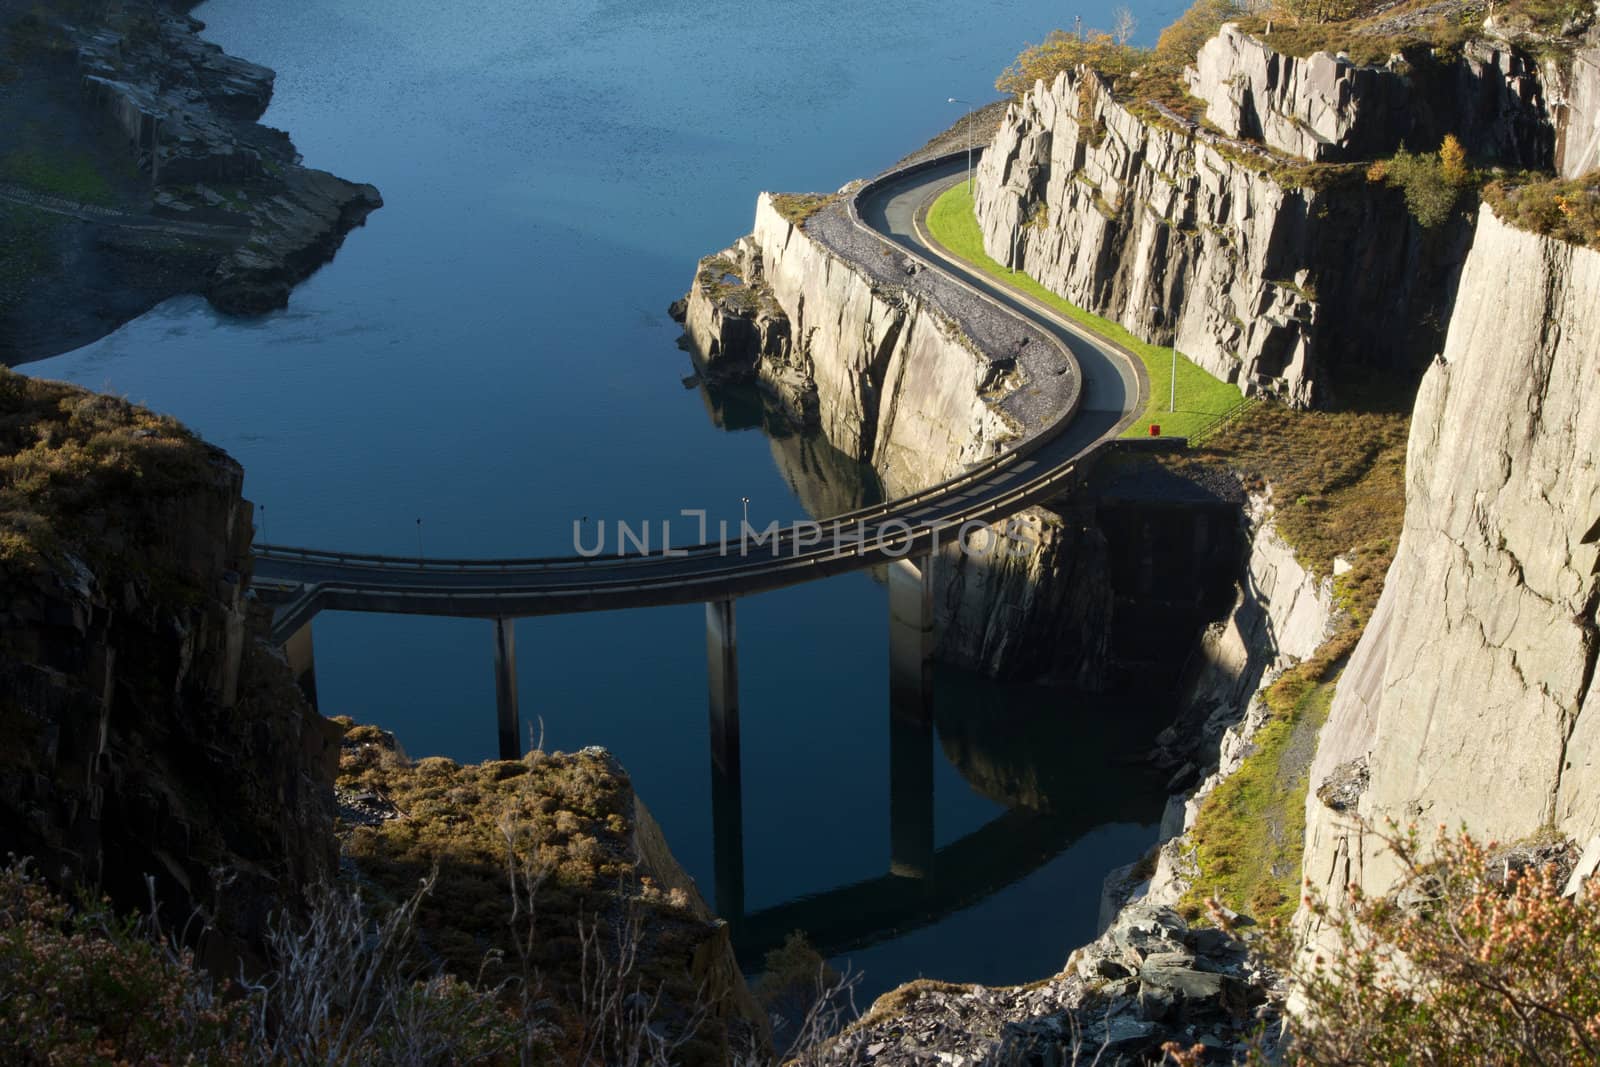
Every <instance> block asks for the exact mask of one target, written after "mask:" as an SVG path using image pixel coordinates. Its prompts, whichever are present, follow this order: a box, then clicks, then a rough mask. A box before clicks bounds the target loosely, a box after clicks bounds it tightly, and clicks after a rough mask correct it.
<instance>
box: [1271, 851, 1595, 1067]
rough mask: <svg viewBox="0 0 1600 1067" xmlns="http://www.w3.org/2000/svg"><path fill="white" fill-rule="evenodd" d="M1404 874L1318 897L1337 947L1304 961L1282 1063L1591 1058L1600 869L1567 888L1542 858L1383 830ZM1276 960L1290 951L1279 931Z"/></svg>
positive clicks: (1315, 903)
mask: <svg viewBox="0 0 1600 1067" xmlns="http://www.w3.org/2000/svg"><path fill="white" fill-rule="evenodd" d="M1380 836H1382V837H1383V838H1384V840H1385V841H1386V842H1387V845H1388V847H1389V849H1390V850H1391V851H1392V852H1393V854H1394V855H1395V857H1396V858H1397V859H1398V860H1399V863H1400V868H1401V870H1402V872H1403V873H1402V877H1401V878H1400V880H1399V883H1398V884H1397V885H1396V886H1395V888H1394V889H1393V890H1392V891H1390V892H1389V893H1387V894H1385V895H1383V896H1366V895H1364V894H1362V893H1361V892H1359V891H1358V890H1357V891H1352V892H1351V894H1350V896H1349V899H1348V900H1347V901H1346V902H1344V905H1343V906H1342V907H1338V908H1335V907H1333V906H1331V905H1330V903H1329V902H1328V901H1325V900H1322V899H1320V898H1319V897H1317V896H1315V895H1313V896H1311V897H1309V898H1308V902H1307V903H1308V907H1309V909H1310V910H1311V912H1312V914H1313V915H1314V916H1315V917H1316V918H1318V919H1319V920H1321V921H1322V922H1323V923H1326V924H1329V926H1330V928H1331V930H1332V931H1333V934H1334V938H1333V947H1332V948H1330V949H1328V950H1326V951H1324V952H1321V953H1320V954H1318V955H1316V956H1315V958H1314V959H1313V960H1312V961H1310V963H1309V964H1303V965H1302V966H1301V967H1300V976H1301V981H1302V994H1303V996H1304V999H1305V1011H1304V1014H1303V1016H1302V1017H1301V1018H1300V1019H1299V1020H1298V1021H1297V1023H1296V1025H1295V1026H1294V1028H1293V1030H1294V1033H1293V1037H1292V1044H1291V1055H1290V1058H1291V1062H1294V1063H1299V1064H1317V1065H1332V1067H1357V1065H1368V1064H1393V1063H1406V1064H1419V1065H1428V1064H1468V1063H1470V1064H1483V1065H1500V1064H1505V1065H1510V1064H1548V1065H1552V1067H1554V1065H1557V1064H1570V1063H1594V1062H1597V1060H1600V879H1590V880H1589V882H1588V883H1587V885H1586V886H1585V887H1584V888H1583V889H1582V890H1581V891H1579V892H1578V893H1576V894H1575V895H1574V896H1572V897H1567V896H1564V895H1563V889H1564V883H1565V877H1564V872H1563V871H1562V870H1561V868H1560V866H1559V865H1558V864H1555V863H1551V862H1540V861H1538V860H1534V861H1532V862H1523V863H1520V864H1519V863H1518V862H1516V861H1514V860H1513V859H1510V858H1508V853H1506V852H1505V851H1504V850H1500V849H1498V848H1497V847H1496V846H1495V845H1493V844H1489V845H1483V844H1480V843H1478V842H1477V841H1475V840H1473V838H1472V837H1471V836H1469V835H1468V834H1466V833H1465V832H1462V833H1457V834H1454V835H1449V834H1446V833H1445V832H1444V831H1443V830H1441V831H1440V833H1439V836H1438V838H1437V840H1436V841H1435V842H1434V843H1433V845H1432V847H1431V849H1427V850H1425V849H1424V848H1423V846H1422V844H1421V842H1420V841H1419V838H1418V835H1417V833H1416V831H1415V830H1409V831H1406V832H1403V833H1402V832H1398V831H1396V830H1394V829H1393V828H1391V829H1390V830H1389V831H1388V832H1386V833H1383V834H1381V835H1380ZM1275 947H1276V950H1277V952H1278V954H1279V956H1280V959H1281V960H1283V961H1284V962H1288V961H1289V960H1290V959H1292V955H1291V947H1292V946H1290V945H1289V944H1288V940H1287V938H1285V937H1282V936H1280V937H1278V938H1277V939H1276V946H1275Z"/></svg>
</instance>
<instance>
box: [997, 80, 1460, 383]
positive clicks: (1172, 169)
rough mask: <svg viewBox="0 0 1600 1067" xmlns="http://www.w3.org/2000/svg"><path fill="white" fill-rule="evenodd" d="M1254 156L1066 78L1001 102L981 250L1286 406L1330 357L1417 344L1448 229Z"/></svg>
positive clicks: (1441, 269)
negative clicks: (1276, 169) (1376, 237)
mask: <svg viewBox="0 0 1600 1067" xmlns="http://www.w3.org/2000/svg"><path fill="white" fill-rule="evenodd" d="M1252 151H1257V152H1259V149H1252V148H1251V147H1250V146H1248V145H1244V144H1242V143H1234V142H1228V141H1225V140H1223V139H1221V138H1218V137H1216V136H1215V135H1209V134H1206V133H1205V132H1204V131H1201V130H1199V129H1198V128H1193V129H1185V128H1182V127H1181V126H1180V125H1179V124H1178V123H1176V122H1173V123H1170V124H1168V123H1162V124H1154V123H1149V122H1146V121H1144V120H1143V119H1141V118H1140V117H1139V116H1137V115H1135V114H1134V113H1133V112H1131V111H1130V110H1128V108H1126V107H1124V106H1123V105H1122V104H1120V103H1118V102H1117V101H1116V100H1115V99H1114V98H1113V97H1112V94H1111V92H1110V90H1109V89H1108V88H1107V86H1106V85H1105V83H1104V82H1103V81H1102V80H1101V79H1100V78H1099V77H1098V76H1097V75H1095V74H1093V73H1092V72H1090V71H1088V70H1087V69H1084V70H1080V71H1076V72H1072V71H1069V72H1064V73H1063V74H1061V75H1060V76H1059V77H1058V78H1057V79H1056V80H1055V81H1054V82H1053V83H1052V84H1050V85H1044V84H1042V83H1041V84H1039V85H1037V86H1035V87H1034V89H1033V91H1031V92H1030V93H1028V94H1027V96H1025V97H1024V98H1023V99H1022V100H1021V101H1020V102H1018V103H1017V104H1015V105H1013V107H1012V109H1011V111H1010V112H1008V113H1007V116H1006V119H1005V121H1004V122H1002V123H1001V126H1000V129H999V132H998V133H996V135H995V140H994V142H993V144H992V145H991V146H990V147H989V149H988V151H987V152H985V153H984V157H983V160H982V162H981V163H980V164H979V166H978V186H977V213H978V220H979V222H980V224H981V225H982V228H983V234H984V243H985V246H986V248H987V249H988V251H989V254H990V255H992V256H994V257H995V258H996V259H999V260H1001V261H1002V262H1015V263H1016V264H1017V265H1019V266H1021V267H1022V268H1023V269H1025V270H1026V271H1027V272H1028V273H1029V274H1031V275H1032V276H1033V277H1034V278H1036V279H1037V280H1038V281H1039V282H1041V283H1042V284H1043V285H1045V286H1046V287H1048V288H1050V289H1052V290H1053V291H1055V292H1057V293H1060V294H1061V295H1062V296H1064V297H1066V298H1067V299H1068V300H1071V301H1072V302H1073V303H1075V304H1078V305H1079V306H1081V307H1085V308H1088V309H1089V310H1090V311H1093V312H1096V313H1097V314H1101V315H1105V316H1107V317H1109V318H1113V319H1116V320H1118V321H1120V322H1121V323H1122V324H1123V325H1125V326H1127V327H1128V328H1129V329H1130V330H1132V331H1133V332H1134V333H1136V334H1138V335H1139V336H1141V337H1145V338H1147V339H1149V340H1153V341H1157V342H1159V343H1162V344H1171V345H1174V346H1176V347H1177V348H1178V349H1179V350H1180V351H1182V352H1183V353H1184V354H1185V355H1186V356H1188V357H1189V358H1190V359H1192V360H1194V361H1195V362H1196V363H1198V364H1200V365H1201V366H1202V367H1204V368H1205V369H1206V370H1207V371H1209V372H1210V373H1211V374H1213V375H1215V376H1216V377H1218V378H1221V379H1223V380H1225V381H1230V382H1234V383H1236V384H1238V385H1239V386H1240V387H1241V388H1243V389H1244V390H1246V391H1247V392H1271V393H1276V394H1279V395H1281V396H1282V397H1283V398H1284V399H1285V400H1287V401H1289V402H1291V403H1294V404H1297V405H1308V404H1312V403H1314V402H1316V401H1317V399H1318V390H1319V389H1320V388H1325V387H1327V385H1328V381H1327V378H1328V375H1327V374H1325V372H1328V371H1331V370H1333V369H1334V368H1333V367H1332V366H1330V364H1329V362H1328V361H1329V360H1331V359H1332V358H1333V355H1332V354H1334V353H1338V354H1340V358H1349V359H1355V358H1357V357H1356V356H1355V354H1356V353H1362V354H1363V355H1362V356H1361V357H1360V358H1362V359H1366V360H1369V361H1371V362H1375V363H1382V364H1387V365H1389V366H1405V365H1407V364H1408V361H1410V360H1412V359H1413V358H1414V354H1415V353H1416V352H1417V351H1419V350H1420V351H1430V350H1432V347H1433V343H1432V341H1431V340H1430V339H1429V338H1430V336H1431V333H1430V330H1429V329H1428V328H1426V327H1423V328H1421V329H1420V332H1419V328H1418V327H1417V324H1419V323H1426V322H1428V321H1430V319H1431V318H1434V317H1437V316H1438V315H1439V313H1440V310H1441V309H1442V308H1445V307H1448V305H1449V302H1450V299H1451V295H1452V293H1453V280H1454V273H1453V271H1454V264H1456V263H1458V262H1459V259H1460V255H1461V248H1460V245H1461V243H1462V240H1463V239H1464V237H1465V236H1466V234H1465V232H1464V230H1462V231H1459V232H1458V231H1457V230H1452V228H1451V227H1450V226H1445V227H1441V228H1440V230H1438V231H1430V232H1423V231H1421V230H1419V229H1418V228H1417V227H1416V226H1415V225H1414V224H1413V222H1412V221H1411V219H1410V217H1409V215H1408V214H1407V213H1406V209H1405V205H1404V203H1403V201H1402V200H1401V199H1400V198H1399V196H1398V195H1397V194H1395V193H1394V192H1393V191H1392V190H1387V189H1383V188H1380V187H1377V186H1373V185H1371V184H1369V183H1367V182H1366V180H1365V178H1364V177H1363V176H1362V175H1360V174H1356V173H1350V174H1344V173H1343V172H1339V173H1330V174H1327V175H1325V176H1324V177H1323V179H1322V181H1323V182H1324V183H1327V184H1323V185H1315V186H1314V185H1313V184H1298V185H1296V184H1293V183H1290V182H1280V181H1278V180H1275V179H1274V178H1273V177H1272V176H1271V175H1270V174H1269V173H1267V172H1268V171H1269V170H1271V169H1272V167H1273V166H1274V164H1273V163H1272V162H1271V161H1270V160H1268V159H1264V158H1262V157H1260V156H1252V155H1251V152H1252ZM1341 175H1342V176H1341ZM1372 233H1383V234H1387V235H1389V239H1387V240H1385V241H1383V242H1374V241H1370V240H1366V239H1365V237H1364V236H1363V235H1365V234H1372ZM1013 248H1015V256H1013Z"/></svg>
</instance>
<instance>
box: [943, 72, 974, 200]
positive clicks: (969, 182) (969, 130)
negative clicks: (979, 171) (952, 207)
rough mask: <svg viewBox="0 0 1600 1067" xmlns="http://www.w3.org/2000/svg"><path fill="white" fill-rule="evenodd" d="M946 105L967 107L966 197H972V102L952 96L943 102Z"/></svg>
mask: <svg viewBox="0 0 1600 1067" xmlns="http://www.w3.org/2000/svg"><path fill="white" fill-rule="evenodd" d="M945 103H947V104H966V105H967V195H968V196H971V195H972V101H971V100H963V99H961V98H960V97H959V96H952V97H951V98H950V99H949V100H947V101H945Z"/></svg>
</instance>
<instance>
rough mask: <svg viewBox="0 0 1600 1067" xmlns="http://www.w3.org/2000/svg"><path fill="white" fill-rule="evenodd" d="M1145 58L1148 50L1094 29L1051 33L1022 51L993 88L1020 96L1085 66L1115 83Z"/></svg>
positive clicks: (1141, 63) (1053, 31)
mask: <svg viewBox="0 0 1600 1067" xmlns="http://www.w3.org/2000/svg"><path fill="white" fill-rule="evenodd" d="M1148 56H1149V51H1148V49H1144V48H1135V47H1134V46H1132V45H1130V44H1128V43H1127V42H1126V40H1122V41H1119V40H1117V38H1116V37H1115V36H1113V35H1112V34H1110V33H1102V32H1100V31H1098V30H1096V31H1093V32H1090V33H1087V34H1076V33H1068V32H1067V31H1066V30H1052V31H1051V32H1050V35H1049V36H1047V37H1046V38H1045V39H1044V40H1043V41H1042V42H1040V43H1039V44H1033V45H1029V46H1027V47H1026V48H1024V49H1023V50H1022V53H1021V54H1020V55H1018V56H1017V58H1016V59H1014V60H1012V62H1011V65H1010V66H1009V67H1007V68H1006V69H1005V70H1004V71H1002V72H1001V74H1000V77H998V78H996V79H995V83H994V87H995V88H996V89H998V90H1000V91H1001V92H1002V93H1011V94H1013V95H1015V96H1017V97H1021V96H1022V95H1023V94H1024V93H1026V92H1027V91H1028V90H1030V89H1032V88H1033V86H1034V83H1035V82H1038V81H1043V82H1044V83H1045V84H1046V85H1049V84H1050V83H1051V82H1053V81H1055V79H1056V76H1057V75H1059V74H1060V73H1061V72H1062V71H1066V70H1075V69H1077V67H1079V66H1080V65H1085V64H1086V65H1088V66H1090V67H1093V68H1094V69H1095V70H1096V71H1098V72H1099V73H1100V75H1101V76H1102V77H1104V78H1105V79H1106V80H1107V81H1110V82H1113V83H1115V82H1116V80H1117V79H1118V78H1120V77H1122V76H1124V75H1126V74H1130V73H1132V72H1133V71H1135V70H1137V69H1139V67H1141V66H1142V65H1143V64H1144V62H1145V60H1146V59H1147V58H1148Z"/></svg>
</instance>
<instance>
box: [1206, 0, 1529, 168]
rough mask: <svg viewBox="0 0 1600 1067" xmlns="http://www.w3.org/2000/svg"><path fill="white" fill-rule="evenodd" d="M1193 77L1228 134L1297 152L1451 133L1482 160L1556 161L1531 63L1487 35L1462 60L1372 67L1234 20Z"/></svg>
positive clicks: (1329, 153)
mask: <svg viewBox="0 0 1600 1067" xmlns="http://www.w3.org/2000/svg"><path fill="white" fill-rule="evenodd" d="M1188 76H1189V77H1188V81H1189V91H1190V92H1191V93H1192V94H1193V95H1194V96H1196V97H1199V98H1200V99H1201V100H1204V101H1205V102H1206V112H1205V116H1206V118H1207V119H1208V120H1210V121H1211V122H1212V123H1214V124H1215V125H1216V126H1217V128H1218V129H1220V130H1221V131H1222V132H1223V133H1225V134H1227V135H1228V136H1229V137H1248V138H1252V139H1255V140H1259V141H1261V142H1262V143H1263V144H1265V145H1267V147H1269V148H1272V149H1275V150H1277V151H1280V152H1284V153H1287V154H1288V155H1290V156H1294V157H1296V158H1298V159H1308V160H1318V161H1324V162H1344V161H1348V160H1360V159H1374V158H1378V157H1381V156H1388V155H1391V154H1393V153H1394V151H1395V150H1396V149H1397V148H1399V147H1400V146H1401V145H1402V144H1410V145H1411V146H1413V147H1424V146H1430V145H1436V144H1438V143H1439V141H1440V139H1441V138H1442V137H1443V136H1444V135H1445V134H1446V133H1453V134H1455V135H1456V137H1457V138H1458V139H1459V140H1460V141H1461V142H1462V144H1464V145H1470V146H1471V151H1472V154H1473V155H1474V156H1475V157H1478V158H1483V159H1493V160H1498V161H1500V162H1503V163H1506V164H1510V165H1521V166H1527V167H1537V166H1541V165H1545V164H1547V163H1548V161H1549V159H1550V154H1551V150H1552V145H1553V142H1554V137H1555V130H1554V128H1553V126H1552V124H1551V123H1550V121H1549V119H1548V117H1547V109H1546V106H1545V101H1544V94H1543V86H1542V85H1541V83H1540V80H1539V77H1538V74H1537V73H1536V72H1535V66H1534V64H1533V63H1532V62H1531V61H1529V60H1527V59H1526V58H1525V57H1523V56H1522V55H1521V54H1520V53H1518V52H1516V51H1515V50H1513V49H1510V48H1508V47H1502V46H1500V45H1498V44H1496V43H1493V42H1488V41H1472V42H1468V44H1466V45H1465V46H1464V48H1463V51H1462V54H1461V56H1460V57H1458V58H1452V59H1448V60H1443V61H1440V60H1436V59H1434V58H1433V57H1432V55H1431V54H1427V53H1424V52H1423V51H1422V50H1419V49H1413V50H1411V52H1410V53H1408V55H1407V56H1406V57H1405V58H1396V59H1392V60H1391V61H1390V62H1389V63H1388V64H1386V65H1385V66H1382V67H1363V66H1358V65H1357V64H1355V63H1353V62H1351V61H1350V59H1349V58H1348V57H1347V56H1344V55H1334V54H1333V53H1331V52H1315V53H1312V54H1311V55H1309V56H1306V57H1304V58H1297V57H1295V56H1287V55H1281V54H1279V53H1278V52H1276V51H1274V50H1273V49H1272V48H1271V47H1270V46H1269V45H1267V44H1265V43H1264V42H1262V41H1260V40H1258V39H1256V38H1254V37H1251V36H1250V35H1248V34H1246V33H1245V32H1243V31H1242V30H1240V29H1239V27H1237V26H1235V25H1232V24H1228V25H1225V26H1223V27H1222V29H1221V30H1220V31H1219V32H1218V33H1217V35H1216V36H1215V37H1213V38H1211V40H1209V41H1207V42H1206V43H1205V45H1204V46H1203V47H1202V48H1201V49H1200V52H1199V55H1198V56H1197V57H1196V59H1195V65H1194V67H1192V68H1191V69H1190V70H1189V72H1188Z"/></svg>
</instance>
